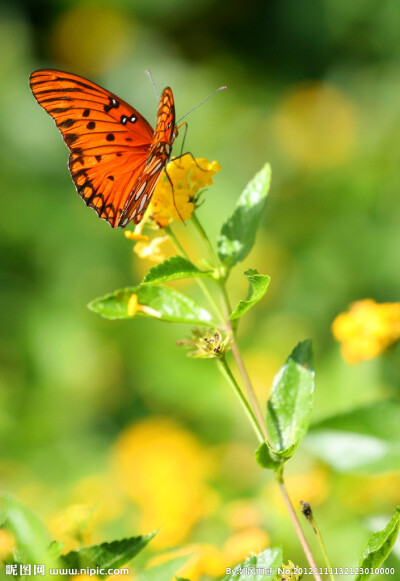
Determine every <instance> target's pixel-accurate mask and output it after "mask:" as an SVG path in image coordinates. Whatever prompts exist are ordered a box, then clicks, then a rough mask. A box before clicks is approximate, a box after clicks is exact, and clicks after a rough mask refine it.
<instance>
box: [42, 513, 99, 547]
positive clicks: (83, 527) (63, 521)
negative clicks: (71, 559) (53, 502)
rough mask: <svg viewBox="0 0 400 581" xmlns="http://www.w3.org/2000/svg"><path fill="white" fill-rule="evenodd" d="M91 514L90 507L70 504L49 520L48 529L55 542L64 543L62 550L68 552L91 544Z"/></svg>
mask: <svg viewBox="0 0 400 581" xmlns="http://www.w3.org/2000/svg"><path fill="white" fill-rule="evenodd" d="M93 512H94V508H93V507H91V506H90V505H87V504H72V505H70V506H68V507H67V508H66V509H65V510H63V511H62V512H60V513H58V514H57V515H55V516H54V517H53V518H52V519H51V520H50V523H49V529H50V531H51V533H52V535H53V536H54V537H55V539H56V540H57V541H62V542H63V543H64V549H63V550H65V551H69V550H72V549H76V548H78V547H79V545H80V544H82V543H83V544H89V543H90V542H91V529H92V524H93V523H92V517H93Z"/></svg>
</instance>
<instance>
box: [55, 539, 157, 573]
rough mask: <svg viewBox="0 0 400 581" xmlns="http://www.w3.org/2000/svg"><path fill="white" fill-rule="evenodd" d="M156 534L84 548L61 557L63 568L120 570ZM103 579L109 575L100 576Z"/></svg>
mask: <svg viewBox="0 0 400 581" xmlns="http://www.w3.org/2000/svg"><path fill="white" fill-rule="evenodd" d="M155 534H156V533H151V534H149V535H140V536H138V537H131V538H129V539H122V540H120V541H113V542H112V543H102V544H101V545H92V546H90V547H82V548H81V549H77V550H76V551H70V552H69V553H67V554H66V555H61V557H60V560H61V561H62V563H63V566H65V567H67V568H69V569H85V568H86V567H89V568H92V569H93V568H96V567H99V569H104V570H106V571H107V570H108V569H118V568H119V567H121V566H122V565H124V564H125V563H128V561H130V560H131V559H133V557H135V556H136V555H137V554H138V553H139V552H140V551H141V550H142V549H144V547H145V546H146V545H147V544H148V543H149V542H150V541H151V539H152V538H153V537H154V535H155ZM100 576H101V577H102V578H105V577H107V576H108V575H107V574H104V575H100Z"/></svg>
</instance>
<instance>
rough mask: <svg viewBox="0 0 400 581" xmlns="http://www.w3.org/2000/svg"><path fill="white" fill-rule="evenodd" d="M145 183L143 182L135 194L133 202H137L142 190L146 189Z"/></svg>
mask: <svg viewBox="0 0 400 581" xmlns="http://www.w3.org/2000/svg"><path fill="white" fill-rule="evenodd" d="M146 184H147V182H144V183H143V185H142V186H141V187H140V188H139V189H138V191H137V192H136V194H135V200H138V199H139V198H140V196H141V195H142V193H143V190H144V188H145V187H146Z"/></svg>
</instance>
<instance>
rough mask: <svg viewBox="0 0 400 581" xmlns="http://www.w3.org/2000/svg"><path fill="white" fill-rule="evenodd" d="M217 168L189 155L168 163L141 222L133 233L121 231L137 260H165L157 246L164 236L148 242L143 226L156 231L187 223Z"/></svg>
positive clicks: (205, 160)
mask: <svg viewBox="0 0 400 581" xmlns="http://www.w3.org/2000/svg"><path fill="white" fill-rule="evenodd" d="M220 169H221V166H220V165H219V164H218V163H217V162H216V161H208V160H207V159H205V158H198V159H194V158H193V157H192V156H191V155H184V156H183V157H180V158H179V159H176V160H174V161H170V162H169V164H168V165H167V167H166V171H165V172H164V175H163V177H162V178H161V179H160V180H159V182H158V183H157V186H156V189H155V190H154V194H153V197H152V200H151V202H150V204H149V207H148V209H147V211H146V214H145V216H144V218H143V220H142V221H141V222H140V223H139V224H138V225H137V226H136V227H135V230H134V231H133V232H132V231H129V230H127V231H126V232H125V236H126V238H128V240H132V241H133V242H135V243H136V244H135V246H134V251H135V253H136V254H137V255H138V256H139V257H140V258H147V259H148V260H151V261H153V262H162V261H163V260H164V259H165V254H164V252H163V251H162V249H161V245H162V244H163V243H164V242H166V241H167V240H168V237H167V236H159V237H157V238H153V239H152V240H150V238H149V236H147V235H145V234H143V233H142V232H143V228H144V226H145V224H146V223H148V221H149V220H150V222H151V223H152V224H153V225H154V226H155V227H156V228H165V227H167V226H169V225H170V224H171V222H186V220H189V219H190V218H191V217H192V215H193V212H194V210H195V209H196V205H197V202H198V199H199V196H200V194H201V192H202V191H203V190H204V188H205V187H206V186H211V185H212V183H213V176H214V175H215V174H216V172H217V171H220ZM168 178H169V179H168ZM171 182H172V184H173V188H172V187H171Z"/></svg>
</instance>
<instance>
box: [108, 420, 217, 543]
mask: <svg viewBox="0 0 400 581" xmlns="http://www.w3.org/2000/svg"><path fill="white" fill-rule="evenodd" d="M114 459H115V469H116V475H117V477H118V479H119V481H120V483H121V486H122V487H123V489H124V491H125V492H126V494H127V495H128V496H129V498H131V499H132V500H133V501H135V502H136V503H137V504H138V505H139V507H140V509H141V519H140V523H139V525H138V529H139V530H140V531H144V532H150V531H153V530H156V529H159V528H160V527H161V529H160V531H159V533H158V534H157V536H156V537H155V538H154V540H153V542H152V546H157V547H166V546H171V545H173V544H176V543H180V542H182V541H183V540H184V539H185V538H186V537H187V536H188V534H189V533H190V531H191V529H192V527H193V526H194V525H195V524H196V523H197V522H198V521H199V520H200V519H201V518H204V516H205V515H206V514H207V513H208V512H209V511H210V499H211V504H212V503H213V502H214V504H215V497H213V494H212V491H210V488H209V487H208V485H207V478H208V476H209V474H210V471H211V466H212V458H210V456H209V454H208V453H207V451H206V450H205V449H204V448H203V446H201V444H200V442H198V440H197V439H196V438H195V437H194V436H193V435H192V434H191V433H190V432H187V431H186V430H184V429H183V428H181V427H180V426H178V425H176V424H175V423H174V422H172V421H171V420H169V419H163V418H152V419H149V420H144V421H142V422H140V423H138V424H136V425H134V426H132V427H130V428H128V429H126V430H125V431H124V432H123V433H122V435H121V436H120V438H119V439H118V441H117V443H116V447H115V453H114ZM211 510H213V506H211Z"/></svg>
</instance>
